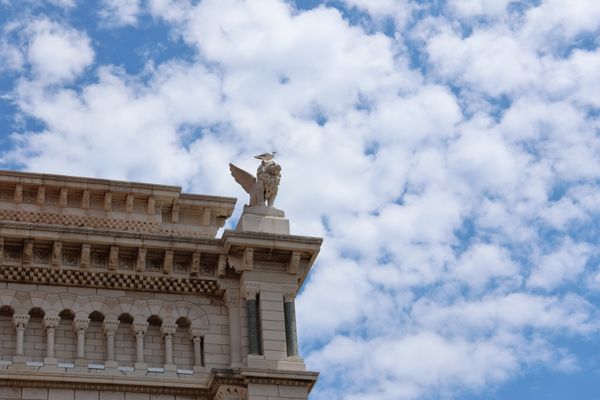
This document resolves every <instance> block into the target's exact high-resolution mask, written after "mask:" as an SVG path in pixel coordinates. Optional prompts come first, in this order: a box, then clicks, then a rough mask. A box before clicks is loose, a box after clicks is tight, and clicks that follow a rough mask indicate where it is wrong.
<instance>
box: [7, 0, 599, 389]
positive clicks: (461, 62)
mask: <svg viewBox="0 0 600 400" xmlns="http://www.w3.org/2000/svg"><path fill="white" fill-rule="evenodd" d="M0 26H1V28H0V29H1V32H2V34H1V37H0V167H2V168H11V169H19V170H27V171H36V172H48V173H64V174H72V175H84V176H94V177H103V178H114V179H130V180H138V181H147V182H158V183H168V184H177V185H181V186H183V187H184V189H185V190H187V191H192V192H197V193H210V194H219V195H230V196H238V197H239V198H240V199H241V200H242V199H245V195H244V193H242V192H241V191H240V189H239V187H237V185H236V184H235V182H234V181H233V180H232V179H231V177H230V176H229V173H228V167H227V164H228V163H229V162H234V163H236V164H238V165H240V166H242V167H245V168H250V169H252V168H255V165H254V162H253V158H252V156H253V155H255V154H258V153H261V152H264V151H268V150H277V151H278V152H279V153H278V155H279V161H280V163H281V164H282V166H283V172H282V174H283V180H282V184H281V189H280V195H279V197H278V202H277V207H279V208H281V209H283V210H285V211H286V214H287V215H288V217H289V218H290V220H291V224H292V231H293V233H295V234H301V235H311V236H322V237H324V238H325V242H324V247H323V251H322V253H321V255H320V258H319V260H318V262H317V264H316V265H315V267H314V269H313V271H312V273H311V275H310V278H309V279H308V280H307V282H306V284H305V287H304V288H303V290H302V292H301V293H300V294H299V296H298V299H297V308H298V312H297V313H298V319H299V333H300V341H301V347H302V355H303V357H304V358H305V360H306V363H307V365H308V367H309V368H311V369H315V370H319V371H320V372H321V376H320V380H319V383H318V384H317V386H316V387H315V389H314V390H313V392H312V394H311V399H315V400H317V399H318V400H321V399H333V400H336V399H348V400H358V399H361V400H366V399H369V400H370V399H373V400H375V399H377V400H380V399H402V400H412V399H459V398H460V399H468V400H471V399H511V400H512V399H532V398H535V399H565V398H577V399H582V400H583V399H597V398H599V397H600V385H598V381H600V376H599V375H600V340H599V339H598V337H599V336H600V318H598V316H599V315H598V305H599V302H600V270H599V268H598V267H599V266H598V262H599V261H600V254H599V252H598V250H597V242H598V237H599V228H598V227H599V226H600V225H599V215H600V190H599V188H598V182H599V178H600V157H599V154H600V140H599V138H598V132H599V129H600V119H599V115H600V114H599V111H600V74H598V71H599V70H600V51H599V50H598V44H599V39H598V37H599V36H598V33H599V31H600V2H597V1H596V0H576V1H573V0H536V1H513V0H447V1H441V0H439V1H414V0H339V1H318V0H306V1H298V2H291V1H282V0H246V1H242V0H202V1H191V0H99V1H95V2H92V1H88V2H85V3H84V2H79V1H77V0H46V1H43V0H19V1H16V0H14V1H12V0H0ZM242 203H243V201H240V204H238V208H237V212H236V215H235V216H234V218H233V219H232V220H231V221H230V222H229V224H230V226H232V225H233V224H234V222H235V219H236V218H237V215H239V211H240V207H241V204H242Z"/></svg>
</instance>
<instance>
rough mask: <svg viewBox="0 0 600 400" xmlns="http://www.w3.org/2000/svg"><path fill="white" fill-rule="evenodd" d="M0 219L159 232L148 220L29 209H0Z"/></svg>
mask: <svg viewBox="0 0 600 400" xmlns="http://www.w3.org/2000/svg"><path fill="white" fill-rule="evenodd" d="M0 220H3V221H16V222H30V223H37V224H47V225H64V226H77V227H80V226H85V227H88V228H96V229H108V230H117V231H130V232H145V233H159V232H160V231H161V230H160V224H159V223H157V222H149V221H135V220H131V219H111V218H100V217H90V216H80V215H68V214H53V213H37V212H29V211H21V210H18V211H14V210H0Z"/></svg>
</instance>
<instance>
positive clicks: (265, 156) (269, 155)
mask: <svg viewBox="0 0 600 400" xmlns="http://www.w3.org/2000/svg"><path fill="white" fill-rule="evenodd" d="M275 154H277V152H276V151H272V152H270V153H263V154H259V155H257V156H254V158H258V159H259V160H263V161H271V160H272V159H274V158H275Z"/></svg>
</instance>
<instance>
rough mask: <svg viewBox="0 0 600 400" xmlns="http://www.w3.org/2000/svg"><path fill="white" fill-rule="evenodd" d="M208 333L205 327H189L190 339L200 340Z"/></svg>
mask: <svg viewBox="0 0 600 400" xmlns="http://www.w3.org/2000/svg"><path fill="white" fill-rule="evenodd" d="M208 331H209V328H208V327H207V326H190V331H189V334H190V337H191V338H192V340H193V339H200V338H202V337H204V335H205V334H206V333H207V332H208Z"/></svg>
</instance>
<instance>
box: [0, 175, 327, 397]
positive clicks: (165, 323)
mask: <svg viewBox="0 0 600 400" xmlns="http://www.w3.org/2000/svg"><path fill="white" fill-rule="evenodd" d="M235 202H236V200H235V199H233V198H228V197H216V196H205V195H194V194H186V193H182V192H181V188H179V187H173V186H163V185H151V184H140V183H132V182H120V181H109V180H100V179H87V178H77V177H66V176H57V175H41V174H32V173H21V172H13V171H0V261H1V269H0V331H1V332H2V335H1V336H0V340H1V341H2V345H1V346H0V399H23V400H213V399H215V400H279V399H282V400H283V399H286V400H292V399H293V400H300V399H307V398H308V393H309V391H310V390H311V388H312V386H313V385H314V383H315V381H316V379H317V375H318V374H317V373H316V372H310V371H306V368H305V365H304V363H303V360H302V359H301V358H300V357H299V355H298V344H297V337H296V325H295V310H294V298H295V294H296V292H297V291H298V288H299V287H300V286H301V285H302V283H303V281H304V279H305V277H306V275H307V273H308V271H309V269H310V267H311V265H312V264H313V262H314V260H315V258H316V256H317V254H318V252H319V249H320V245H321V239H319V238H311V237H300V236H293V235H290V234H289V229H288V228H286V227H287V226H289V225H288V224H287V220H285V217H284V215H283V213H281V212H280V211H278V210H276V209H272V208H269V207H264V210H263V211H264V212H263V213H262V216H261V215H250V214H247V215H246V213H245V215H244V216H242V218H241V220H240V224H239V225H238V228H237V229H235V230H225V231H224V232H223V233H222V235H221V237H220V238H217V237H216V236H217V231H218V230H219V228H221V227H223V226H224V223H225V221H226V219H227V218H229V217H230V216H231V214H232V212H233V208H234V205H235ZM259 214H260V213H259Z"/></svg>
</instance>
